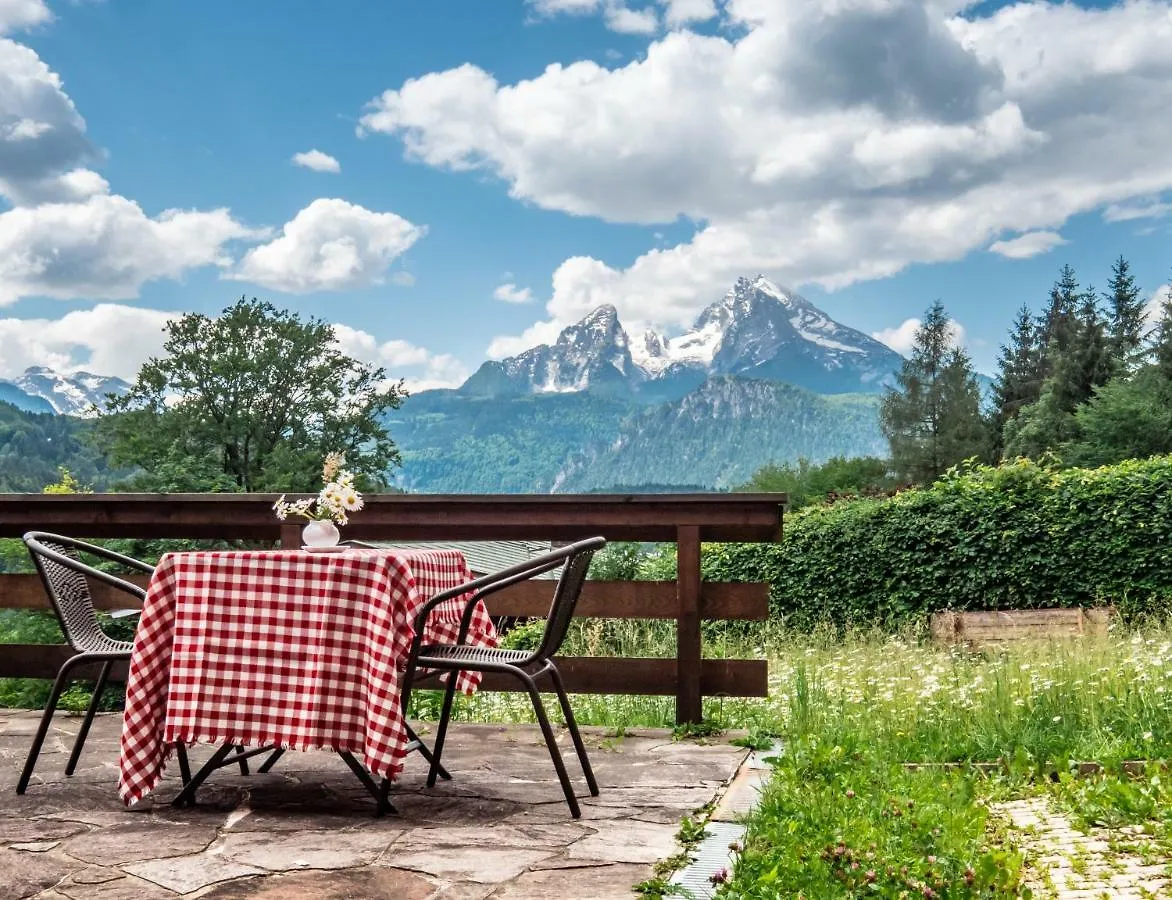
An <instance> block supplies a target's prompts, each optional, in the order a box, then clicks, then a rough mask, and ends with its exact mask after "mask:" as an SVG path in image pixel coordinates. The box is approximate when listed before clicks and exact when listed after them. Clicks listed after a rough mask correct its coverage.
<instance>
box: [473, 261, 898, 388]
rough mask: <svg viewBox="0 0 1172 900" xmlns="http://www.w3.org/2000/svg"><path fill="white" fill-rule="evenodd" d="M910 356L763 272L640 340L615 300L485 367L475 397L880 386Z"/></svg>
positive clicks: (475, 381) (739, 281)
mask: <svg viewBox="0 0 1172 900" xmlns="http://www.w3.org/2000/svg"><path fill="white" fill-rule="evenodd" d="M901 361H902V359H901V357H900V356H899V355H898V354H896V353H895V352H894V351H893V350H891V349H890V348H888V347H886V346H885V345H883V344H880V343H879V342H878V341H875V340H874V339H873V338H871V337H869V336H868V335H865V334H863V333H862V332H860V331H857V330H855V329H853V328H849V327H847V326H845V325H841V324H839V323H838V322H835V321H834V320H833V319H831V318H830V317H829V316H828V315H826V314H825V313H824V312H822V311H821V310H820V309H818V308H817V307H816V306H814V304H812V303H810V301H808V300H806V299H805V298H804V297H802V296H801V295H800V294H797V293H795V292H793V291H790V290H788V289H786V288H783V287H779V286H778V285H776V284H775V283H773V282H772V281H770V280H769V279H768V278H765V277H764V276H763V275H758V276H756V277H755V278H738V279H737V282H736V284H734V285H733V286H732V288H731V289H730V290H729V291H728V292H727V293H726V294H725V295H724V296H723V297H722V298H721V299H719V300H717V301H715V302H714V303H712V304H710V305H709V306H707V307H706V308H705V309H704V310H703V311H702V312H701V313H700V315H699V316H698V317H697V318H696V321H695V322H694V324H693V325H692V327H691V328H690V329H688V330H687V331H685V332H684V333H682V334H678V335H674V336H670V337H669V336H665V335H663V334H661V333H659V332H657V331H654V330H650V329H649V330H646V331H644V332H643V333H642V334H640V335H639V336H638V337H637V338H636V339H634V340H632V339H631V338H630V337H629V335H628V334H627V332H626V331H625V330H624V329H623V327H622V325H621V324H620V322H619V316H618V311H617V310H616V309H615V307H614V306H611V305H609V304H608V305H605V306H600V307H598V308H597V309H595V310H594V311H593V312H591V313H590V314H589V315H588V316H586V317H585V318H584V319H582V320H581V321H580V322H577V323H576V324H574V325H571V326H569V327H567V328H565V329H564V330H563V331H562V333H561V334H560V335H559V336H558V339H557V341H556V342H555V343H554V345H553V346H549V345H541V346H539V347H534V348H533V349H532V350H527V351H526V352H525V353H523V354H521V355H520V356H516V357H512V358H511V359H506V360H504V361H502V362H500V363H485V365H484V366H482V367H481V369H480V370H479V371H477V373H476V374H474V375H473V376H472V377H471V378H470V379H469V380H468V382H466V383H465V385H464V390H465V391H468V392H472V393H488V394H494V393H499V392H501V391H505V392H509V393H517V392H520V393H547V392H565V391H579V390H586V389H590V390H595V389H598V388H600V387H601V388H604V389H605V390H607V391H612V392H613V391H614V390H616V389H617V388H618V387H619V386H621V387H622V388H623V389H625V390H627V391H630V392H633V393H636V394H643V395H645V396H648V397H649V398H650V397H653V398H657V399H658V398H664V397H671V396H676V395H679V393H680V390H685V391H686V390H690V389H691V388H693V387H695V386H696V385H698V384H699V383H700V382H702V381H703V380H704V379H705V378H707V377H709V376H711V375H741V376H745V377H752V378H764V379H767V380H772V381H785V382H790V383H793V384H796V385H798V386H800V387H806V388H808V389H810V390H814V391H817V392H819V393H845V392H854V391H874V390H878V389H880V388H881V387H882V386H883V385H884V384H886V383H887V382H888V381H889V380H890V377H891V375H892V373H894V372H895V371H896V370H898V368H899V366H900V363H901Z"/></svg>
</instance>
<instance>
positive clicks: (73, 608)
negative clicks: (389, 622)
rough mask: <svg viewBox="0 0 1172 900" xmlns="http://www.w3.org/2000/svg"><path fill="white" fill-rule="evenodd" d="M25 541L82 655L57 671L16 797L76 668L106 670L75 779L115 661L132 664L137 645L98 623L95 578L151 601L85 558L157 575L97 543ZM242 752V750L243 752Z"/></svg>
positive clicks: (73, 763)
mask: <svg viewBox="0 0 1172 900" xmlns="http://www.w3.org/2000/svg"><path fill="white" fill-rule="evenodd" d="M24 543H25V546H26V547H27V548H28V551H29V555H30V556H31V557H32V560H33V564H34V565H35V566H36V569H37V574H38V575H40V577H41V583H42V584H43V585H44V588H45V593H47V594H48V595H49V602H50V603H51V604H52V606H53V612H54V613H56V615H57V620H58V622H60V624H61V630H62V632H64V634H65V640H66V642H67V643H68V644H69V646H70V647H72V648H73V649H74V650H75V651H77V652H76V654H75V655H74V656H71V657H70V658H69V659H67V660H66V661H65V662H64V663H63V664H62V665H61V668H60V669H59V670H58V672H57V677H56V679H54V681H53V687H52V689H51V690H50V692H49V699H48V701H47V702H46V703H45V711H44V713H43V714H42V715H41V722H40V725H39V726H38V727H37V733H36V736H35V737H34V738H33V745H32V747H31V748H30V750H29V754H28V758H27V759H26V760H25V764H24V770H23V771H22V772H21V775H20V780H19V781H18V782H17V785H16V793H17V794H23V793H24V792H25V790H26V789H27V788H28V783H29V780H30V779H31V778H32V775H33V770H34V769H35V768H36V764H37V758H38V757H39V756H40V754H41V748H42V747H43V746H44V743H45V737H46V736H47V735H48V733H49V726H50V724H51V723H52V721H53V714H54V713H55V712H56V711H57V704H58V703H59V702H60V700H61V694H62V693H63V692H64V690H65V686H66V685H67V684H68V683H69V682H70V680H71V679H70V675H71V674H72V672H73V670H74V669H77V668H79V667H82V666H88V665H95V664H97V663H101V664H102V668H101V671H100V672H99V674H98V678H97V681H96V683H95V685H94V693H93V696H92V697H91V698H90V703H89V706H88V707H87V708H86V711H85V717H84V718H83V719H82V722H81V728H80V729H79V730H78V733H77V738H76V739H75V740H74V743H73V751H72V752H71V753H70V755H69V762H68V763H67V764H66V766H65V774H66V776H71V775H73V773H74V771H75V770H76V769H77V763H78V760H79V759H80V758H81V751H82V748H83V747H84V746H85V741H86V738H87V737H88V736H89V732H90V726H91V725H93V721H94V716H95V715H96V714H97V711H98V705H99V704H100V703H101V699H102V691H104V690H105V689H106V683H107V681H108V680H109V678H110V673H111V671H112V670H113V668H114V663H116V662H129V661H130V656H131V652H132V651H133V649H134V644H132V643H130V642H128V641H118V640H115V639H114V638H112V637H110V636H109V635H107V634H106V633H105V632H104V631H103V630H102V626H101V623H100V622H99V621H98V615H97V610H96V609H95V608H94V604H93V594H92V592H91V591H90V580H91V579H92V580H94V581H99V582H102V583H103V584H107V585H109V586H110V587H113V588H115V589H117V590H119V591H122V592H124V593H126V594H129V595H130V596H132V597H134V598H135V599H136V600H138V601H139V603H140V604H141V603H142V601H143V600H145V599H146V591H145V590H143V589H142V588H141V587H139V586H138V585H137V584H134V583H132V582H129V581H126V580H124V579H122V578H119V577H118V576H117V575H112V574H111V573H109V572H103V571H102V570H101V569H97V568H94V567H93V566H90V565H87V564H86V563H84V562H82V561H81V558H80V556H81V554H82V553H86V554H88V555H90V556H94V557H97V558H98V559H103V560H106V561H107V562H114V563H118V564H119V565H122V566H125V567H126V568H128V569H134V570H136V571H138V572H142V573H143V574H146V575H149V574H152V573H153V572H154V571H155V567H154V566H152V565H151V564H150V563H146V562H143V561H142V560H140V559H134V558H133V557H131V556H125V555H123V554H121V553H116V552H115V551H113V550H108V549H107V548H105V547H99V546H97V545H95V544H90V543H87V542H86V541H80V540H78V539H77V538H70V537H65V536H64V535H60V534H51V533H49V532H45V531H30V532H27V533H26V534H25V535H24ZM139 612H141V608H139V609H128V610H115V611H114V612H113V613H111V615H113V616H115V617H120V616H126V615H137V614H138V613H139ZM175 746H176V751H177V754H178V757H179V771H180V776H181V777H182V779H183V783H184V784H187V782H188V781H190V780H191V770H190V767H189V765H188V760H187V748H186V747H184V746H183V744H181V743H180V744H176V745H175ZM237 749H240V750H243V748H237ZM234 761H236V760H234ZM239 763H240V772H241V774H243V775H247V774H248V764H247V762H246V761H245V760H244V759H243V758H241V759H239Z"/></svg>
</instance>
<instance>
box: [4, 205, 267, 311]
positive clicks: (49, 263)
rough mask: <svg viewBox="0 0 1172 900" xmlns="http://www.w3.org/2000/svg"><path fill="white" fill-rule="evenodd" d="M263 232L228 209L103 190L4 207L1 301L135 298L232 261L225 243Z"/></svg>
mask: <svg viewBox="0 0 1172 900" xmlns="http://www.w3.org/2000/svg"><path fill="white" fill-rule="evenodd" d="M258 235H259V232H257V231H254V230H252V229H249V228H246V227H245V226H243V225H241V224H240V223H239V222H237V221H236V220H235V219H233V218H232V216H231V215H230V214H229V212H228V210H226V209H217V210H211V211H208V212H199V211H194V210H165V211H164V212H162V213H160V214H159V215H158V216H155V217H153V218H152V217H150V216H148V215H146V213H144V212H143V211H142V208H141V207H139V205H138V204H137V203H134V202H133V201H131V200H127V199H126V198H125V197H119V196H116V195H109V194H97V195H95V196H93V197H90V198H89V199H88V200H86V201H85V202H82V203H48V204H43V205H41V206H35V207H25V206H18V207H16V208H14V209H10V210H8V211H7V212H4V213H0V306H2V305H4V304H7V303H12V302H14V301H15V300H17V299H19V298H21V297H29V296H44V297H56V298H59V299H63V300H70V299H89V300H128V299H131V298H133V297H136V296H137V295H138V291H139V288H141V287H142V285H143V284H144V283H145V282H147V281H153V280H155V279H159V278H178V277H180V276H181V275H182V274H183V273H184V272H186V271H187V270H188V269H191V268H195V267H199V266H206V265H220V266H224V265H227V264H228V263H229V262H230V260H229V259H228V257H227V256H226V254H225V250H224V245H225V244H226V243H227V242H229V241H232V240H236V239H240V238H251V237H256V236H258Z"/></svg>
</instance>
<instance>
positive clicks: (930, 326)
mask: <svg viewBox="0 0 1172 900" xmlns="http://www.w3.org/2000/svg"><path fill="white" fill-rule="evenodd" d="M951 325H952V323H951V320H950V319H949V317H948V314H947V313H945V312H944V307H943V305H942V304H941V303H940V302H939V301H937V302H936V303H935V304H933V305H932V307H931V308H930V309H929V310H928V313H927V315H926V316H925V319H924V323H923V324H922V325H921V326H920V328H919V329H918V330H917V331H916V341H915V346H914V347H913V348H912V355H911V358H910V359H908V360H906V361H905V362H904V364H903V368H902V370H901V371H900V372H899V374H898V375H897V376H896V382H897V385H898V386H897V387H895V388H892V389H889V390H888V392H887V394H886V395H885V396H884V398H883V403H882V405H881V407H880V410H879V421H880V426H881V427H882V429H883V434H884V436H885V437H886V438H887V440H888V442H889V443H890V445H891V460H892V465H893V467H894V468H895V471H896V472H897V473H898V474H899V475H901V476H903V477H906V478H908V479H910V480H912V481H914V482H916V483H928V482H932V481H935V480H936V479H937V478H939V477H940V475H941V474H943V473H944V472H945V471H947V470H948V469H949V468H951V467H952V466H954V465H956V464H957V463H960V462H962V461H963V460H965V459H969V458H971V457H978V456H984V455H985V452H986V448H987V435H986V431H985V426H984V422H983V420H982V418H981V394H980V389H979V388H978V386H977V380H976V376H975V374H974V372H973V367H972V362H971V361H970V360H969V357H968V354H967V353H965V352H964V350H962V349H961V348H959V347H956V346H954V342H953V338H952V334H951V330H952V329H951Z"/></svg>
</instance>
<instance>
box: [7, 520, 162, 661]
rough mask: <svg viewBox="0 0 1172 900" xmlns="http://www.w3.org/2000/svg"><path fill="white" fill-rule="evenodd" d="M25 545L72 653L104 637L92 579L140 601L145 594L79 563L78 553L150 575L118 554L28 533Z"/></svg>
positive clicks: (136, 562)
mask: <svg viewBox="0 0 1172 900" xmlns="http://www.w3.org/2000/svg"><path fill="white" fill-rule="evenodd" d="M24 544H25V546H26V547H28V551H29V555H30V556H32V559H33V563H34V564H35V565H36V567H37V574H39V575H40V576H41V583H42V584H43V585H44V586H45V592H46V593H47V594H48V595H49V601H50V602H51V603H52V604H53V610H54V612H56V613H57V618H58V620H59V621H60V622H61V629H62V631H64V632H65V640H66V641H67V642H68V643H69V645H70V646H71V647H73V649H74V650H79V651H83V650H85V649H87V648H88V647H91V646H92V645H93V643H94V641H95V640H100V639H101V638H103V637H104V635H103V632H102V627H101V624H100V623H99V622H98V615H97V612H96V610H95V608H94V600H93V594H92V593H91V591H90V581H91V579H93V580H97V581H101V582H104V583H105V584H108V585H111V586H112V587H115V588H118V589H119V590H122V591H125V592H126V593H128V594H131V595H133V596H135V597H137V598H138V599H139V600H142V599H143V598H144V597H145V596H146V592H145V591H144V590H143V589H142V588H140V587H139V586H138V585H136V584H132V583H130V582H128V581H124V580H123V579H121V578H118V577H117V576H115V575H111V574H110V573H109V572H103V571H101V570H100V569H96V568H94V567H93V566H90V565H86V564H85V563H84V562H82V561H81V553H89V554H92V555H93V556H96V557H98V558H100V559H105V560H108V561H110V562H117V563H121V564H122V565H125V566H127V567H129V568H133V569H137V570H138V571H140V572H151V571H153V566H151V565H150V564H148V563H144V562H142V561H140V560H137V559H132V558H131V557H129V556H123V555H122V554H121V553H115V552H114V551H112V550H107V549H106V548H105V547H97V546H95V545H93V544H88V543H86V542H85V541H79V540H77V539H75V538H68V537H64V536H62V535H59V534H49V533H47V532H43V531H30V532H28V533H27V534H25V535H24Z"/></svg>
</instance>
